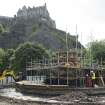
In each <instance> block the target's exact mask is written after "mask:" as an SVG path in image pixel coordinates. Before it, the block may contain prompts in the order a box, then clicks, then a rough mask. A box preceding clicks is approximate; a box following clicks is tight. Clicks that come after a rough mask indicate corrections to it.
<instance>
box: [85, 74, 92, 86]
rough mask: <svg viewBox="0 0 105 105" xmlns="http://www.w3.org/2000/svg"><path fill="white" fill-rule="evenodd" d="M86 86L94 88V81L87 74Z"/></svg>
mask: <svg viewBox="0 0 105 105" xmlns="http://www.w3.org/2000/svg"><path fill="white" fill-rule="evenodd" d="M85 86H86V87H91V86H92V81H91V78H90V75H89V74H86V76H85Z"/></svg>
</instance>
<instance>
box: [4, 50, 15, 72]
mask: <svg viewBox="0 0 105 105" xmlns="http://www.w3.org/2000/svg"><path fill="white" fill-rule="evenodd" d="M13 55H14V50H13V49H7V50H6V51H5V54H4V56H3V57H2V70H5V69H6V68H8V67H9V66H11V63H12V61H11V58H12V56H13Z"/></svg>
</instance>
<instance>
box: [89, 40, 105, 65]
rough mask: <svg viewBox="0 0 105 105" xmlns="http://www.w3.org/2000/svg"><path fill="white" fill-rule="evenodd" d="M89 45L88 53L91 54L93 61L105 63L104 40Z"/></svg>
mask: <svg viewBox="0 0 105 105" xmlns="http://www.w3.org/2000/svg"><path fill="white" fill-rule="evenodd" d="M89 44H90V46H89V47H88V53H91V57H92V58H93V60H98V61H99V63H100V62H101V60H103V62H105V40H101V41H93V42H90V43H89Z"/></svg>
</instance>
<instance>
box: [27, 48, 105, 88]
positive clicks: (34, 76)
mask: <svg viewBox="0 0 105 105" xmlns="http://www.w3.org/2000/svg"><path fill="white" fill-rule="evenodd" d="M82 60H84V58H83V59H82ZM91 70H93V71H95V73H96V76H97V84H98V85H100V86H103V85H104V78H103V77H104V75H103V74H104V73H103V72H104V70H103V69H102V67H97V68H95V67H90V68H87V67H85V66H84V65H83V64H82V65H81V58H80V57H78V55H77V53H76V51H75V50H74V49H72V50H71V49H70V50H69V51H68V54H67V52H66V51H58V52H56V55H55V56H53V57H52V59H46V58H44V59H42V60H34V59H32V58H31V59H30V60H28V61H27V62H26V75H27V80H28V81H31V82H34V83H36V84H49V85H68V86H70V87H75V88H77V87H85V76H86V74H87V73H90V71H91ZM99 81H100V82H99Z"/></svg>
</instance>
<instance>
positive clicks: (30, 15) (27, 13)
mask: <svg viewBox="0 0 105 105" xmlns="http://www.w3.org/2000/svg"><path fill="white" fill-rule="evenodd" d="M16 19H17V20H19V19H20V20H21V19H25V20H26V19H35V20H40V22H41V21H42V22H46V23H47V24H48V25H49V26H51V27H52V28H56V24H55V21H54V20H52V19H51V18H50V16H49V12H48V10H47V7H46V4H45V5H44V6H40V7H33V8H30V7H28V8H27V7H26V6H24V7H23V8H22V9H19V10H18V12H17V15H16Z"/></svg>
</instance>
